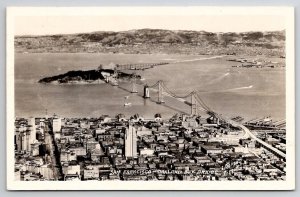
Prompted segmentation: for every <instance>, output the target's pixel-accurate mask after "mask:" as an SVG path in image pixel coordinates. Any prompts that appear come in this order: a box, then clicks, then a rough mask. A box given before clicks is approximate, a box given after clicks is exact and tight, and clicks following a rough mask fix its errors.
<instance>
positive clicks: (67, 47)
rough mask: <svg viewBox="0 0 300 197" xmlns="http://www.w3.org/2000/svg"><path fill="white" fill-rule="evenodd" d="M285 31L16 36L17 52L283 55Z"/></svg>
mask: <svg viewBox="0 0 300 197" xmlns="http://www.w3.org/2000/svg"><path fill="white" fill-rule="evenodd" d="M284 46H285V31H272V32H244V33H212V32H206V31H187V30H180V31H171V30H162V29H138V30H130V31H120V32H111V31H107V32H106V31H100V32H92V33H79V34H65V35H47V36H16V37H15V49H16V52H29V53H30V52H32V53H35V52H94V53H97V52H104V53H168V54H169V53H183V54H226V53H229V54H230V53H233V54H236V53H238V54H239V53H241V54H249V55H254V54H256V55H257V54H258V55H259V54H264V55H271V56H282V55H284V51H285V49H284Z"/></svg>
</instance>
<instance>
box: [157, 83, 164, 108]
mask: <svg viewBox="0 0 300 197" xmlns="http://www.w3.org/2000/svg"><path fill="white" fill-rule="evenodd" d="M162 83H163V82H162V81H159V82H158V101H157V103H159V104H161V103H164V102H165V101H164V97H163V86H162V85H163V84H162Z"/></svg>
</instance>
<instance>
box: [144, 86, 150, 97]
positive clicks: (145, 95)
mask: <svg viewBox="0 0 300 197" xmlns="http://www.w3.org/2000/svg"><path fill="white" fill-rule="evenodd" d="M144 98H150V90H149V86H148V85H145V86H144Z"/></svg>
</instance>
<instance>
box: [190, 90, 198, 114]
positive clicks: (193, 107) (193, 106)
mask: <svg viewBox="0 0 300 197" xmlns="http://www.w3.org/2000/svg"><path fill="white" fill-rule="evenodd" d="M191 115H192V116H193V115H198V110H197V100H196V92H195V91H193V92H192V94H191Z"/></svg>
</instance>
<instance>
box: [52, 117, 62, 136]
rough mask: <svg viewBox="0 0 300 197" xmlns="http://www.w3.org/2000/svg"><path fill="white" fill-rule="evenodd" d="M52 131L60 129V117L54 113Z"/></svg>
mask: <svg viewBox="0 0 300 197" xmlns="http://www.w3.org/2000/svg"><path fill="white" fill-rule="evenodd" d="M52 127H53V132H60V129H61V118H59V117H57V116H56V115H54V117H53V120H52Z"/></svg>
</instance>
